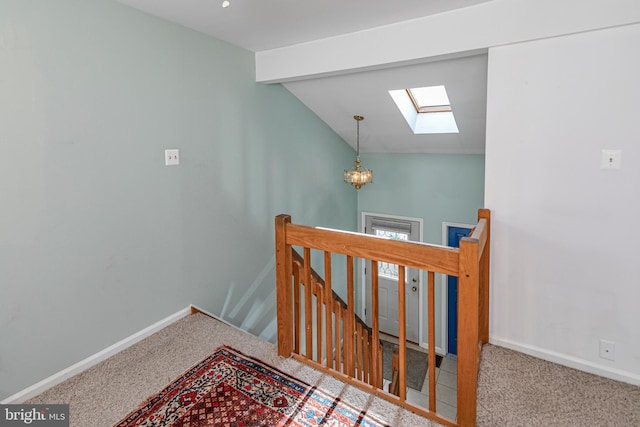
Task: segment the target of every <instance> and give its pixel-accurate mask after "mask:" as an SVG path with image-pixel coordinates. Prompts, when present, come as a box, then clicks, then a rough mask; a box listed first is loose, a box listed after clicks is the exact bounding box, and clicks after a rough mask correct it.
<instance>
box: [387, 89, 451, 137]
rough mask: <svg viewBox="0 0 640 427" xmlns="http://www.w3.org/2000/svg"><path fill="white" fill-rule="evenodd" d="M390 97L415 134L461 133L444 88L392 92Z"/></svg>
mask: <svg viewBox="0 0 640 427" xmlns="http://www.w3.org/2000/svg"><path fill="white" fill-rule="evenodd" d="M389 95H391V98H392V99H393V101H394V102H395V103H396V105H397V107H398V109H399V110H400V112H401V113H402V115H403V116H404V118H405V120H406V121H407V124H408V125H409V127H410V128H411V130H412V131H413V133H415V134H428V133H432V134H433V133H459V131H458V126H457V124H456V120H455V118H454V117H453V110H452V108H451V104H450V102H449V97H448V96H447V91H446V89H445V87H444V86H442V85H441V86H428V87H418V88H411V89H400V90H390V91H389Z"/></svg>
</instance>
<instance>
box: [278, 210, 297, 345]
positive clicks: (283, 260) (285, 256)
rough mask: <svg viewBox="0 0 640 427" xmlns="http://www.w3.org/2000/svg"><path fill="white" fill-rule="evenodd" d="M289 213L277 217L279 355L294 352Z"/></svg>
mask: <svg viewBox="0 0 640 427" xmlns="http://www.w3.org/2000/svg"><path fill="white" fill-rule="evenodd" d="M287 224H291V217H290V216H289V215H284V214H282V215H278V216H277V217H276V316H277V318H278V355H279V356H282V357H289V356H291V353H293V317H292V315H293V303H292V297H291V292H292V290H291V269H292V265H291V263H292V259H291V245H289V244H287Z"/></svg>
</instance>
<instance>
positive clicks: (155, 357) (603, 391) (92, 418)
mask: <svg viewBox="0 0 640 427" xmlns="http://www.w3.org/2000/svg"><path fill="white" fill-rule="evenodd" d="M223 344H227V345H230V346H232V347H234V348H236V349H238V350H240V351H242V352H243V353H245V354H247V355H251V356H253V357H256V358H258V359H261V360H262V361H264V362H266V363H268V364H270V365H272V366H275V367H276V368H278V369H281V370H282V371H285V372H287V373H289V374H291V375H293V376H294V377H296V378H299V379H301V380H303V381H305V382H307V383H309V384H314V385H317V386H318V387H320V388H322V389H324V390H326V391H328V392H330V393H332V394H334V395H336V396H340V397H341V398H343V399H344V400H346V401H348V402H350V403H351V404H352V405H355V406H356V407H359V408H361V409H364V410H367V412H369V413H371V414H373V415H376V416H378V417H380V418H383V419H384V420H386V422H388V423H389V424H390V425H391V426H394V427H395V426H397V427H402V426H407V427H409V426H410V427H414V426H435V425H438V424H436V423H433V422H431V421H429V420H426V419H424V418H421V417H419V416H417V415H415V414H412V413H410V412H408V411H406V410H404V409H401V408H399V407H397V406H396V405H393V404H391V403H389V402H387V401H385V400H383V399H380V398H377V397H372V396H371V395H369V394H367V393H365V392H362V391H360V390H359V389H357V388H355V387H352V386H349V385H346V384H344V383H342V382H340V381H338V380H336V379H334V378H333V377H331V376H327V375H323V374H321V373H319V372H317V371H315V370H314V369H312V368H309V367H307V366H306V365H304V364H302V363H299V362H297V361H295V360H292V359H283V358H279V357H278V356H277V354H276V348H275V346H274V345H272V344H269V343H265V342H264V341H262V340H260V339H258V338H256V337H253V336H251V335H249V334H247V333H245V332H242V331H240V330H238V329H236V328H232V327H229V326H228V325H225V324H223V323H221V322H219V321H217V320H214V319H211V318H209V317H207V316H204V315H202V314H194V315H190V316H187V317H185V318H183V319H181V320H179V321H178V322H176V323H174V324H172V325H170V326H168V327H167V328H165V329H163V330H161V331H160V332H158V333H156V334H154V335H152V336H151V337H149V338H146V339H144V340H142V341H141V342H139V343H138V344H136V345H134V346H132V347H130V348H128V349H126V350H124V351H122V352H120V353H118V354H117V355H115V356H113V357H111V358H109V359H107V360H105V361H104V362H101V363H100V364H98V365H96V366H94V367H92V368H90V369H88V370H87V371H85V372H83V373H81V374H79V375H76V376H75V377H73V378H70V379H69V380H67V381H65V382H63V383H61V384H59V385H58V386H56V387H53V388H51V389H50V390H47V391H46V392H44V393H42V394H41V395H39V396H36V397H35V398H33V399H31V400H30V401H29V403H48V404H51V403H69V404H70V412H71V417H70V418H71V426H77V427H101V426H111V425H113V424H114V423H116V422H117V421H119V420H120V419H121V418H122V417H123V416H125V415H126V414H127V413H128V412H130V411H131V410H132V409H134V408H135V407H136V406H138V404H139V403H141V402H142V401H144V400H145V399H146V398H147V397H149V396H150V395H152V394H154V393H156V392H158V391H159V390H161V389H162V388H163V387H164V386H165V385H167V384H168V383H169V382H170V381H172V380H173V379H174V378H175V377H177V376H178V375H180V374H181V373H182V372H184V371H185V370H186V369H188V368H189V367H191V366H192V365H193V364H195V363H196V362H198V361H199V360H201V359H202V358H204V357H206V356H207V355H209V354H210V353H211V352H212V351H213V350H214V349H215V348H216V347H218V346H220V345H223ZM478 425H480V426H640V387H636V386H631V385H628V384H623V383H619V382H615V381H611V380H607V379H604V378H600V377H596V376H593V375H590V374H585V373H583V372H579V371H575V370H573V369H569V368H564V367H560V366H558V365H554V364H552V363H549V362H544V361H541V360H539V359H535V358H532V357H529V356H525V355H522V354H520V353H517V352H514V351H510V350H506V349H503V348H500V347H495V346H491V345H487V346H485V347H484V350H483V357H482V361H481V370H480V383H479V386H478Z"/></svg>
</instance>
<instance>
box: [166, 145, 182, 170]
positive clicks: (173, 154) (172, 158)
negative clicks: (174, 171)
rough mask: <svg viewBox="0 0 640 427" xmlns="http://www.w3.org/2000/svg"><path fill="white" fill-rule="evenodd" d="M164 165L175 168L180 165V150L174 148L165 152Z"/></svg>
mask: <svg viewBox="0 0 640 427" xmlns="http://www.w3.org/2000/svg"><path fill="white" fill-rule="evenodd" d="M164 164H165V166H175V165H179V164H180V150H178V149H177V148H173V149H170V150H164Z"/></svg>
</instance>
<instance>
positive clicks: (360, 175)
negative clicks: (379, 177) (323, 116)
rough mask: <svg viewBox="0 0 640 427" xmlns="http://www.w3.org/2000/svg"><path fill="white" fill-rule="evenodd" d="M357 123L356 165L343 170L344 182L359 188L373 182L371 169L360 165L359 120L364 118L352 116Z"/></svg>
mask: <svg viewBox="0 0 640 427" xmlns="http://www.w3.org/2000/svg"><path fill="white" fill-rule="evenodd" d="M353 118H354V119H355V120H356V123H357V131H356V132H357V133H356V165H355V167H353V168H352V169H349V170H346V171H344V182H346V183H347V184H351V185H353V186H354V187H355V188H356V190H359V189H360V188H362V187H363V186H364V185H366V184H371V183H372V182H373V171H372V170H369V169H367V168H366V167H364V166H361V165H360V122H361V121H362V120H364V117H362V116H353Z"/></svg>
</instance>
